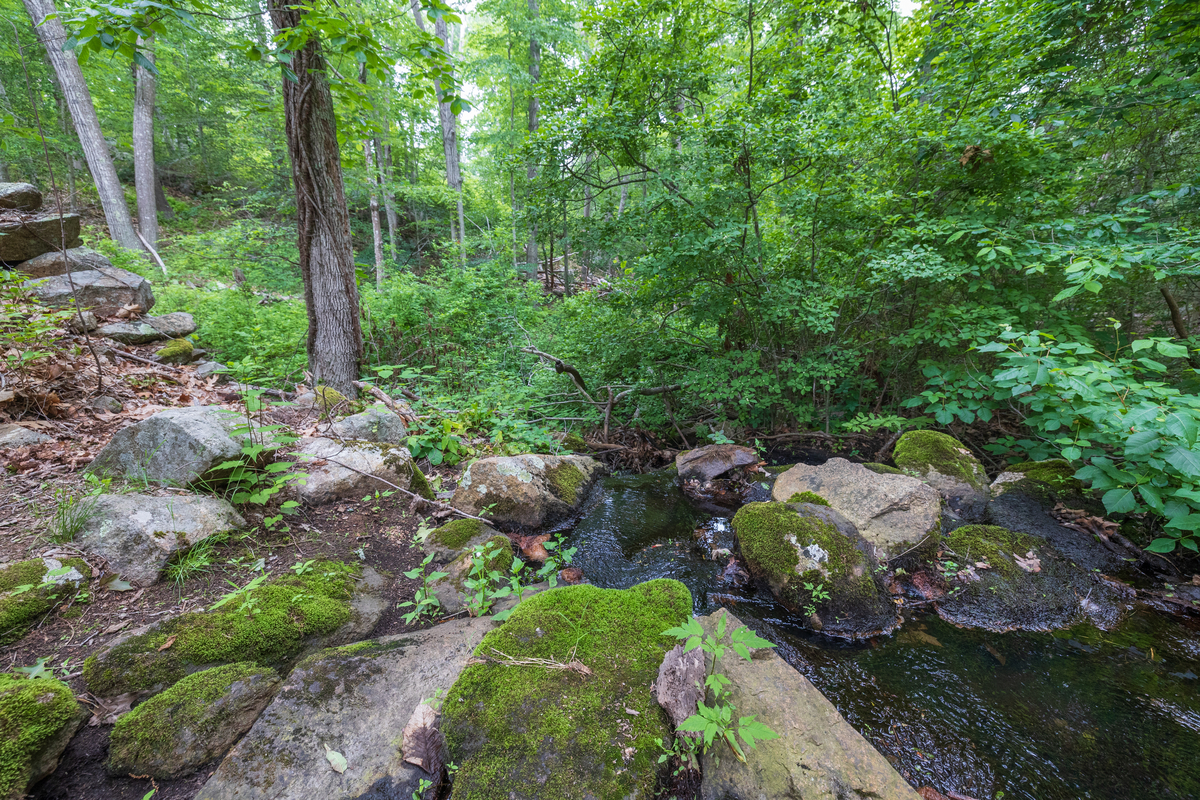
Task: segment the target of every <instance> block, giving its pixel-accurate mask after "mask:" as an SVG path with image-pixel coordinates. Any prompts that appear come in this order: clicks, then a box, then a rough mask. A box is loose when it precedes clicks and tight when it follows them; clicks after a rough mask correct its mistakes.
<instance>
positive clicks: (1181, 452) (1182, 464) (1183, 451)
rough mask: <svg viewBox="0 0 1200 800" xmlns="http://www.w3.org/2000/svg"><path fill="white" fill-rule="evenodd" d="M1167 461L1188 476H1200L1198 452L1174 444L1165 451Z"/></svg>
mask: <svg viewBox="0 0 1200 800" xmlns="http://www.w3.org/2000/svg"><path fill="white" fill-rule="evenodd" d="M1166 459H1167V463H1168V464H1170V465H1171V466H1172V467H1174V468H1175V469H1177V470H1179V471H1180V472H1181V473H1183V474H1184V475H1185V476H1187V477H1189V478H1196V477H1200V453H1196V452H1195V451H1193V450H1189V449H1188V448H1186V447H1181V446H1180V445H1175V446H1174V447H1173V448H1171V450H1170V451H1169V452H1168V453H1167V456H1166Z"/></svg>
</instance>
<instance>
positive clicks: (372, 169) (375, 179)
mask: <svg viewBox="0 0 1200 800" xmlns="http://www.w3.org/2000/svg"><path fill="white" fill-rule="evenodd" d="M363 152H364V153H366V156H367V179H368V180H369V181H370V182H371V193H370V205H371V241H372V243H373V244H374V245H375V288H376V289H380V290H382V289H383V226H382V225H381V224H380V222H379V190H380V189H382V188H383V187H382V186H381V185H380V183H379V163H378V158H379V154H378V153H377V152H376V151H375V148H373V147H372V146H371V140H370V139H368V140H366V141H365V142H363Z"/></svg>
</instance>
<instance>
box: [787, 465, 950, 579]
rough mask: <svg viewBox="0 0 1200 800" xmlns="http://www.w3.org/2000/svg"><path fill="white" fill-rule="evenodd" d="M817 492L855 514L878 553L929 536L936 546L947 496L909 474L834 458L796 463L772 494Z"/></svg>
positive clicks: (899, 549)
mask: <svg viewBox="0 0 1200 800" xmlns="http://www.w3.org/2000/svg"><path fill="white" fill-rule="evenodd" d="M800 492H814V493H816V494H819V495H820V496H821V497H823V498H825V499H826V500H827V501H829V504H830V506H832V507H833V508H834V509H835V510H836V511H838V512H839V513H840V514H842V516H844V517H846V519H848V520H850V522H852V523H853V524H854V526H855V528H857V529H858V532H859V533H860V534H862V536H863V537H864V538H866V539H867V541H869V542H871V543H872V544H873V545H875V548H876V550H877V554H878V555H879V557H881V558H882V557H886V556H895V555H898V554H900V553H902V552H904V551H906V550H909V549H911V548H913V547H916V546H917V545H918V544H919V543H921V542H922V541H924V542H925V543H926V544H927V545H928V546H929V548H930V549H932V548H934V547H936V545H937V538H938V534H939V531H940V524H941V513H942V498H941V496H940V495H939V494H938V493H937V491H936V490H934V489H933V488H932V487H930V486H926V485H925V484H923V483H922V482H921V481H920V480H918V479H916V478H913V477H910V476H908V475H886V474H884V475H881V474H878V473H875V472H871V471H870V470H869V469H867V468H866V467H864V466H863V465H862V464H851V463H850V462H849V461H847V460H846V459H844V458H831V459H829V460H828V461H826V462H825V463H824V464H822V465H820V466H819V467H812V466H808V465H807V464H797V465H796V466H794V467H792V468H791V469H789V470H788V471H787V472H785V473H783V474H782V475H780V476H779V479H778V480H776V481H775V486H774V488H773V489H772V490H771V496H772V497H773V498H774V499H776V500H778V501H780V502H787V500H788V498H790V497H791V496H792V495H794V494H798V493H800Z"/></svg>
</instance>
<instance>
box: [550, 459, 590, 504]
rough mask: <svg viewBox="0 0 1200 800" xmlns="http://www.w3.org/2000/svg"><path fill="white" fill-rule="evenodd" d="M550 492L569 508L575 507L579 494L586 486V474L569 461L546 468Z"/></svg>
mask: <svg viewBox="0 0 1200 800" xmlns="http://www.w3.org/2000/svg"><path fill="white" fill-rule="evenodd" d="M546 481H547V482H548V483H549V484H550V491H551V492H553V493H554V496H555V497H557V498H558V499H559V500H562V501H563V502H564V503H566V504H567V505H569V506H577V505H578V504H579V500H580V496H579V495H580V493H581V492H582V491H583V489H584V488H586V486H587V485H588V474H587V473H586V472H584V471H583V470H582V469H580V468H579V467H578V466H576V465H575V464H574V463H572V462H570V461H563V462H560V463H558V464H555V465H554V466H548V467H546Z"/></svg>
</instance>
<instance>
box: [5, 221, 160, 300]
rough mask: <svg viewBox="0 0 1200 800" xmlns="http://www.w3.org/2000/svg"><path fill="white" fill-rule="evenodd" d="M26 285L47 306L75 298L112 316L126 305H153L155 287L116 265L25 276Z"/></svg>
mask: <svg viewBox="0 0 1200 800" xmlns="http://www.w3.org/2000/svg"><path fill="white" fill-rule="evenodd" d="M0 241H3V240H0ZM72 284H74V289H73V290H72ZM25 288H26V289H28V290H29V291H31V292H33V295H34V296H35V297H36V298H37V299H38V301H39V302H41V303H43V304H44V305H48V306H54V307H62V306H69V305H71V303H72V301H73V300H74V299H75V298H78V300H79V306H80V307H81V308H90V309H91V310H92V311H94V312H95V313H96V315H97V316H101V317H108V316H112V315H113V314H116V313H117V312H118V311H120V310H121V309H123V308H125V307H127V306H137V307H138V308H140V309H141V310H142V311H149V310H150V309H151V308H153V307H154V290H153V289H151V288H150V281H148V280H146V279H145V278H143V277H142V276H141V275H138V274H137V273H136V272H130V271H129V270H125V269H120V268H119V267H104V268H103V269H89V270H83V271H82V272H71V273H69V274H62V275H52V276H50V277H49V278H39V279H35V280H28V281H26V282H25Z"/></svg>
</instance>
